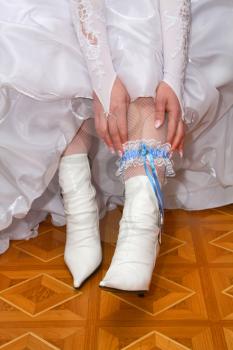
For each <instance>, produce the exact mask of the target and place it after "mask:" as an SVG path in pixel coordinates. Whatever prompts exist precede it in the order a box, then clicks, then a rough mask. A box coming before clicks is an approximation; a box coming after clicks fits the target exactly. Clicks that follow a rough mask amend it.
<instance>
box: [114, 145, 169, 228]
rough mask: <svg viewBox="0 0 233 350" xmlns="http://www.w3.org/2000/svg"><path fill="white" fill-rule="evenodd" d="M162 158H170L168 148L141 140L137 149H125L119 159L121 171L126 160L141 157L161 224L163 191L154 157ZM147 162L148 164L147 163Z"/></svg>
mask: <svg viewBox="0 0 233 350" xmlns="http://www.w3.org/2000/svg"><path fill="white" fill-rule="evenodd" d="M159 158H163V159H165V160H169V159H170V154H169V150H168V149H166V148H162V147H160V148H157V147H151V146H148V145H147V144H145V143H144V142H142V143H141V144H140V145H139V147H138V148H137V149H129V150H126V151H125V152H124V154H123V156H122V157H121V160H120V169H121V172H122V171H123V169H124V168H125V165H126V164H127V162H131V161H132V160H134V159H142V160H143V164H144V169H145V172H146V175H147V176H148V178H149V180H150V183H151V186H152V188H153V190H154V192H155V195H156V197H157V199H158V204H159V211H160V215H161V225H162V223H163V218H164V201H163V193H162V191H161V187H160V183H159V179H158V174H157V170H156V167H155V162H154V160H155V159H159ZM148 163H149V164H148Z"/></svg>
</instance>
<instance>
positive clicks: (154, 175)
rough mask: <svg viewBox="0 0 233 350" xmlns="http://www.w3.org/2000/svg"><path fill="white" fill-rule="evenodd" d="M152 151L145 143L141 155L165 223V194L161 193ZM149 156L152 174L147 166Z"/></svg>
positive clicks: (142, 145)
mask: <svg viewBox="0 0 233 350" xmlns="http://www.w3.org/2000/svg"><path fill="white" fill-rule="evenodd" d="M151 150H152V149H151V147H148V146H147V145H146V144H145V143H143V144H141V149H140V153H141V156H142V158H143V163H144V169H145V172H146V175H147V176H148V178H149V180H150V183H151V185H152V188H153V190H154V192H155V195H156V197H157V199H158V204H159V211H160V215H161V219H162V222H163V218H164V201H163V193H162V191H161V187H160V183H159V179H158V174H157V170H156V167H155V164H154V154H153V152H151ZM147 156H148V160H149V164H150V168H151V172H150V168H149V166H148V164H147ZM161 224H162V223H161Z"/></svg>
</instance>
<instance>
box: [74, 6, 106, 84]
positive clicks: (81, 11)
mask: <svg viewBox="0 0 233 350" xmlns="http://www.w3.org/2000/svg"><path fill="white" fill-rule="evenodd" d="M72 2H73V6H74V11H75V12H76V16H78V18H79V19H80V25H79V26H78V27H77V34H78V38H79V42H80V45H81V47H82V49H83V51H84V52H85V56H86V58H87V59H88V60H89V61H92V68H91V70H92V73H94V74H95V76H96V77H97V78H98V89H99V90H102V88H103V83H102V77H103V76H104V75H105V69H104V64H103V62H102V60H101V59H100V55H101V50H102V47H103V45H105V42H104V41H103V35H101V33H100V31H98V30H96V29H95V23H94V20H95V21H96V20H97V21H101V22H102V23H105V17H104V14H103V9H102V8H101V6H99V7H98V6H96V7H95V8H94V7H93V3H92V1H90V0H72Z"/></svg>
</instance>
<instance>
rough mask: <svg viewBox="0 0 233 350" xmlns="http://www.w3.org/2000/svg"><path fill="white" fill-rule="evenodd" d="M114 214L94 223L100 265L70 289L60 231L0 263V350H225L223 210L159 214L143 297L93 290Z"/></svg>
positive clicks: (230, 325)
mask: <svg viewBox="0 0 233 350" xmlns="http://www.w3.org/2000/svg"><path fill="white" fill-rule="evenodd" d="M120 216H121V208H117V209H116V210H115V211H113V212H110V213H109V214H108V215H107V216H106V217H105V218H104V220H102V222H101V234H102V240H103V251H104V260H103V263H102V266H101V268H100V269H99V270H98V271H97V272H96V273H95V274H94V275H93V276H92V277H91V278H90V279H89V280H88V281H87V282H86V283H85V284H84V285H83V287H82V288H81V289H80V290H75V289H73V288H72V278H71V276H70V273H69V271H68V270H67V268H66V266H65V265H64V262H63V250H64V242H65V228H55V227H53V226H52V225H51V224H50V223H49V222H45V223H44V224H42V225H41V227H40V234H39V236H38V237H37V238H34V239H32V240H29V241H27V242H25V241H15V242H13V243H12V244H11V247H10V249H9V250H8V251H7V252H6V253H5V254H3V255H2V256H1V257H0V349H2V350H29V349H30V350H50V349H51V350H52V349H54V350H55V349H57V350H58V349H60V350H61V349H62V350H73V349H74V350H191V349H192V350H212V349H213V350H233V205H231V206H228V207H223V208H219V209H213V210H207V211H202V212H185V211H168V212H166V225H165V229H164V235H163V243H162V247H161V253H160V256H159V258H158V260H157V265H156V268H155V271H154V275H153V281H152V285H151V290H150V292H149V293H148V294H147V295H145V296H144V297H138V296H135V295H131V294H127V293H120V292H114V293H112V292H107V291H104V290H101V289H100V288H99V287H98V284H99V281H100V280H101V278H102V276H103V274H104V273H105V271H106V270H107V268H108V266H109V264H110V261H111V257H112V254H113V251H114V244H115V241H116V239H117V232H118V222H119V219H120Z"/></svg>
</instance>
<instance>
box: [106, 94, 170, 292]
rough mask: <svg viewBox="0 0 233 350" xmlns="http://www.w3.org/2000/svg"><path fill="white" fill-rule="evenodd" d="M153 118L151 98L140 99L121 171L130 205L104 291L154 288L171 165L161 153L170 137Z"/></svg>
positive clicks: (132, 110) (131, 115)
mask: <svg viewBox="0 0 233 350" xmlns="http://www.w3.org/2000/svg"><path fill="white" fill-rule="evenodd" d="M154 116H155V110H154V103H153V99H151V98H140V99H138V100H137V101H135V102H134V103H132V104H131V106H130V109H129V115H128V124H129V138H130V141H129V142H128V143H127V144H126V145H125V152H124V154H123V157H122V159H121V164H122V169H121V172H122V173H123V176H124V180H125V206H124V211H123V216H122V219H121V222H120V232H119V237H118V241H117V246H116V250H115V253H114V256H113V259H112V263H111V266H110V268H109V270H108V271H107V274H106V276H105V278H104V279H103V281H101V283H100V286H102V287H105V288H106V287H107V288H114V289H121V290H127V291H137V292H138V291H147V290H149V286H150V281H151V277H152V273H153V269H154V266H155V261H156V258H157V255H158V251H159V238H160V230H161V227H160V226H161V224H160V218H161V214H162V213H161V209H162V208H160V201H159V198H158V195H159V193H160V191H161V190H160V187H161V186H162V183H163V180H164V174H165V162H166V161H165V159H164V161H163V159H162V157H161V154H162V153H161V152H160V151H161V149H163V147H162V146H161V144H160V143H164V142H165V138H166V126H163V127H162V128H161V129H159V130H157V129H155V126H154ZM142 144H143V145H144V146H145V147H146V148H144V150H145V149H146V150H147V151H148V153H147V154H146V155H143V153H140V147H141V145H142ZM135 154H136V158H135ZM164 154H166V152H165V153H164ZM156 155H157V156H158V157H157V158H156ZM124 157H125V159H124ZM145 157H146V158H145ZM151 157H153V164H151V160H150V159H151ZM159 157H160V158H159ZM126 158H127V159H126ZM145 161H146V167H145ZM167 161H168V160H167ZM150 166H151V168H153V166H155V168H156V170H155V175H156V179H157V180H158V181H157V185H156V182H155V183H154V182H153V185H155V188H154V187H153V186H152V183H151V181H152V180H156V179H154V177H153V176H152V175H151V174H152V172H151V171H150V176H151V178H149V177H148V170H149V169H150ZM150 170H152V169H150ZM158 186H159V188H158ZM156 188H157V190H158V193H156V191H155V189H156Z"/></svg>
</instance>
